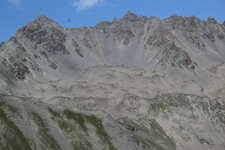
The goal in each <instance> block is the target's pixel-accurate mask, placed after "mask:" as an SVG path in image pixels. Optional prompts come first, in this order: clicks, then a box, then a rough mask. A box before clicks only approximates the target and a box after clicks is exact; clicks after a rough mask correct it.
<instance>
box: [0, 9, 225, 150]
mask: <svg viewBox="0 0 225 150" xmlns="http://www.w3.org/2000/svg"><path fill="white" fill-rule="evenodd" d="M0 54H1V55H0V70H1V71H0V83H1V84H0V90H1V95H0V96H1V99H0V129H1V132H0V149H11V150H14V149H15V150H16V149H24V150H25V149H26V150H27V149H28V150H30V149H37V150H41V149H54V150H73V149H79V150H80V149H81V150H82V149H85V150H86V149H87V150H93V149H96V150H101V149H102V150H103V149H107V150H108V149H109V150H115V149H118V150H120V149H121V150H144V149H157V150H158V149H165V150H175V149H177V150H186V149H198V150H205V149H207V150H222V149H225V144H224V142H225V141H224V139H225V114H224V111H225V90H224V89H225V64H224V62H225V26H224V24H220V23H218V22H217V21H216V20H215V19H213V18H210V17H209V18H208V20H206V21H203V20H200V19H199V18H197V17H195V16H191V17H182V16H177V15H173V16H171V17H169V18H166V19H163V20H162V19H159V18H157V17H144V16H138V15H136V14H134V13H132V12H127V14H126V15H125V16H124V17H122V18H121V19H119V20H113V21H104V22H101V23H99V24H97V25H96V26H95V27H89V28H87V27H86V28H71V29H69V28H64V27H61V26H60V25H59V24H57V23H55V22H54V21H53V20H51V19H49V18H47V17H45V16H40V17H38V18H37V19H35V20H34V21H33V22H31V23H29V24H28V25H26V26H24V27H23V28H21V29H19V30H18V31H17V32H16V34H15V36H14V37H12V38H10V39H9V40H8V41H7V42H5V43H1V44H0Z"/></svg>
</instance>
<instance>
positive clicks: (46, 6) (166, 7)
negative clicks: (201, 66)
mask: <svg viewBox="0 0 225 150" xmlns="http://www.w3.org/2000/svg"><path fill="white" fill-rule="evenodd" d="M128 10H130V11H133V12H134V13H136V14H138V15H143V16H149V17H150V16H157V17H159V18H167V17H169V16H171V15H173V14H177V15H180V16H192V15H195V16H197V17H199V18H201V19H203V20H206V19H207V17H208V16H210V17H214V18H215V19H216V20H218V21H219V22H220V23H223V21H225V0H0V19H1V21H0V41H7V40H8V39H9V38H10V37H11V36H13V35H14V34H15V32H16V31H17V30H18V29H19V28H21V27H22V26H24V25H26V24H27V23H29V22H31V21H32V20H34V19H35V18H36V17H37V16H39V15H45V16H47V17H49V18H51V19H53V20H55V21H56V22H57V23H59V24H60V25H62V26H63V27H81V26H94V25H95V24H96V23H98V22H100V21H104V20H112V19H114V18H121V17H122V16H123V15H124V14H125V13H126V12H127V11H128Z"/></svg>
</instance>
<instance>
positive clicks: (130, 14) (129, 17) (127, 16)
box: [122, 11, 147, 22]
mask: <svg viewBox="0 0 225 150" xmlns="http://www.w3.org/2000/svg"><path fill="white" fill-rule="evenodd" d="M143 19H147V17H142V16H138V15H136V14H135V13H133V12H131V11H128V12H127V13H126V14H125V15H124V17H123V18H122V20H125V21H130V22H135V21H139V20H143Z"/></svg>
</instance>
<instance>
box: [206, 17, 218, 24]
mask: <svg viewBox="0 0 225 150" xmlns="http://www.w3.org/2000/svg"><path fill="white" fill-rule="evenodd" d="M207 23H210V24H219V23H218V22H217V21H216V19H214V18H212V17H208V19H207Z"/></svg>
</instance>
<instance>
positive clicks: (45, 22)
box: [31, 16, 60, 27]
mask: <svg viewBox="0 0 225 150" xmlns="http://www.w3.org/2000/svg"><path fill="white" fill-rule="evenodd" d="M32 23H39V24H40V25H43V26H58V27H60V25H59V24H57V23H56V22H54V21H53V20H52V19H50V18H48V17H47V16H38V17H37V18H36V19H35V20H34V21H33V22H31V24H32Z"/></svg>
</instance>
